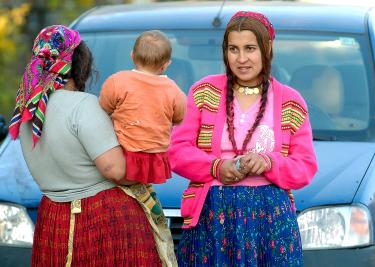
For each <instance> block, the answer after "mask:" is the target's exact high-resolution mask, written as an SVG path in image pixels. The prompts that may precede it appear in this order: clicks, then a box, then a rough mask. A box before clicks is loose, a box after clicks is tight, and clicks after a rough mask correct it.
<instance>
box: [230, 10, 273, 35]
mask: <svg viewBox="0 0 375 267" xmlns="http://www.w3.org/2000/svg"><path fill="white" fill-rule="evenodd" d="M238 17H248V18H252V19H255V20H257V21H259V22H260V23H262V24H263V25H264V26H265V27H266V29H267V31H268V34H269V36H270V40H271V41H273V40H274V39H275V29H274V28H273V26H272V23H271V22H270V21H269V20H268V18H267V17H266V16H264V15H263V14H261V13H258V12H253V11H238V12H237V13H236V14H234V15H233V16H232V17H231V19H230V21H232V20H234V19H235V18H238Z"/></svg>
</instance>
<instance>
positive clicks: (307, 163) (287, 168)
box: [264, 115, 318, 189]
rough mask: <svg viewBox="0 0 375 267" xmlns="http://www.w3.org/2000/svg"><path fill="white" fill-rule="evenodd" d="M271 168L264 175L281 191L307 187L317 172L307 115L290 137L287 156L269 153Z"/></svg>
mask: <svg viewBox="0 0 375 267" xmlns="http://www.w3.org/2000/svg"><path fill="white" fill-rule="evenodd" d="M267 156H269V157H270V158H271V161H272V168H271V170H269V171H267V172H265V173H264V175H265V176H266V177H267V179H268V180H269V181H271V182H272V183H274V184H276V185H277V186H279V187H281V188H283V189H299V188H302V187H304V186H306V185H308V184H309V183H310V181H311V179H312V178H313V177H314V175H315V173H316V171H317V168H318V167H317V162H316V156H315V152H314V147H313V138H312V130H311V126H310V121H309V117H308V115H307V116H306V118H305V120H304V122H303V123H302V125H301V127H300V128H299V129H298V130H297V131H296V132H295V133H294V134H291V136H290V147H289V152H288V156H287V157H285V156H283V155H282V154H281V153H280V152H270V153H267Z"/></svg>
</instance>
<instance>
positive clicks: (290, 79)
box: [83, 30, 374, 141]
mask: <svg viewBox="0 0 375 267" xmlns="http://www.w3.org/2000/svg"><path fill="white" fill-rule="evenodd" d="M164 32H165V33H166V34H167V35H168V37H169V38H170V40H171V42H172V48H173V57H172V64H171V66H170V67H169V68H168V71H167V75H168V76H169V77H170V78H172V79H173V80H175V81H176V83H177V84H178V85H179V86H180V87H181V88H182V89H183V90H184V91H185V92H186V93H187V91H188V89H189V88H190V86H191V85H192V84H193V83H194V82H195V81H197V80H199V79H200V78H202V77H204V76H206V75H209V74H216V73H222V72H224V70H225V69H224V66H223V62H222V52H221V42H222V35H223V32H222V31H220V30H178V31H177V30H175V31H174V30H168V31H164ZM139 33H140V32H137V31H126V32H98V33H84V34H83V38H84V40H85V41H86V42H87V44H88V45H89V47H90V48H91V49H92V51H93V54H94V60H95V66H96V69H97V70H98V73H99V76H98V79H97V82H96V83H91V84H90V85H89V88H90V90H89V91H90V92H92V93H94V94H98V93H99V90H100V86H101V84H102V83H103V81H104V80H105V79H106V78H107V77H108V76H109V75H111V74H112V73H114V72H116V71H119V70H122V69H132V68H133V67H134V66H133V64H132V62H131V60H130V56H129V55H130V52H131V49H132V47H133V44H134V41H135V39H136V37H137V36H138V35H139ZM369 47H370V46H369V45H368V42H367V41H366V39H365V38H364V37H363V36H361V35H349V34H348V35H338V34H333V33H332V34H331V33H327V34H312V33H308V34H307V33H297V32H283V31H282V32H278V35H277V38H276V40H275V42H274V59H273V66H272V73H273V75H274V76H275V77H276V78H277V79H278V80H279V81H281V82H282V83H284V84H287V85H290V86H291V87H293V88H295V89H297V90H298V91H299V92H300V93H301V95H302V96H303V97H304V99H305V100H306V102H307V105H308V108H309V115H310V120H311V124H312V127H313V132H314V136H316V137H318V139H320V138H321V137H328V138H329V140H344V141H345V140H358V141H361V140H362V141H367V140H370V139H371V138H372V136H373V135H374V121H373V118H374V114H373V112H374V111H372V110H374V109H372V108H371V107H372V105H373V103H374V101H373V98H374V95H373V92H372V91H371V90H370V88H371V87H370V86H369V84H371V83H372V82H373V80H374V77H373V76H374V70H372V69H370V67H369V66H373V62H372V59H371V53H370V48H369Z"/></svg>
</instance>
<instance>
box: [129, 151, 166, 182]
mask: <svg viewBox="0 0 375 267" xmlns="http://www.w3.org/2000/svg"><path fill="white" fill-rule="evenodd" d="M124 155H125V158H126V175H125V178H126V179H127V180H129V181H136V182H139V183H142V184H162V183H165V181H166V180H167V179H169V178H171V177H172V171H171V165H170V164H169V158H168V153H167V152H162V153H145V152H131V151H126V150H124Z"/></svg>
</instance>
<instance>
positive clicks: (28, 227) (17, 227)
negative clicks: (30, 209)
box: [0, 203, 34, 247]
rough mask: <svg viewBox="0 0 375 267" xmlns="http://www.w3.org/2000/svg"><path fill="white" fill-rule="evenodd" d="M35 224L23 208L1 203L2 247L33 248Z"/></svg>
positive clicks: (0, 238) (0, 243)
mask: <svg viewBox="0 0 375 267" xmlns="http://www.w3.org/2000/svg"><path fill="white" fill-rule="evenodd" d="M33 235H34V224H33V222H32V221H31V219H30V217H29V215H28V214H27V212H26V209H25V208H24V207H22V206H18V205H13V204H8V203H7V204H5V203H0V245H4V244H5V245H17V246H24V247H31V246H32V243H33Z"/></svg>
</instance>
